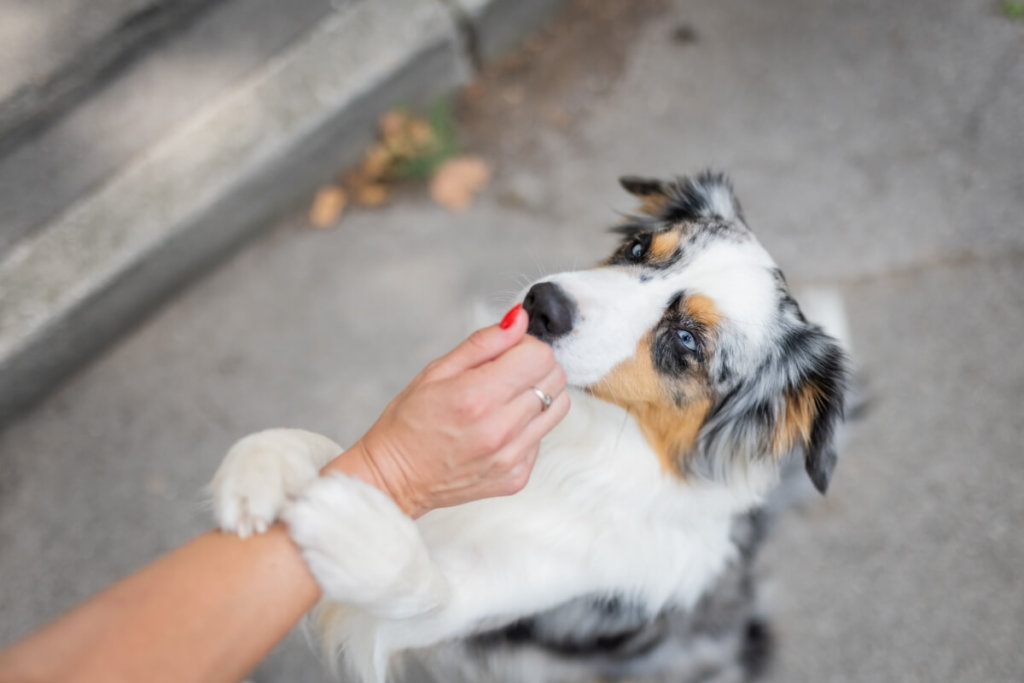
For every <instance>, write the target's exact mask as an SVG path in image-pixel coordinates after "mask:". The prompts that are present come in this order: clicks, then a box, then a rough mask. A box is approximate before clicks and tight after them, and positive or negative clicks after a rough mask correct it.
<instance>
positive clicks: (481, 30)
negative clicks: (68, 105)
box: [0, 0, 559, 423]
mask: <svg viewBox="0 0 1024 683" xmlns="http://www.w3.org/2000/svg"><path fill="white" fill-rule="evenodd" d="M506 4H508V5H514V6H515V7H514V11H503V10H501V9H500V7H499V6H501V5H506ZM558 4H559V3H558V2H549V1H547V0H527V1H525V2H524V1H522V0H489V1H487V0H465V2H464V3H459V4H455V0H433V1H431V2H424V1H423V0H388V2H377V1H373V0H359V1H353V2H341V3H340V4H337V6H334V5H331V4H328V3H327V2H326V0H293V1H292V2H290V3H289V4H288V9H287V13H286V14H287V16H284V15H285V12H283V10H282V9H281V4H280V3H277V2H274V0H223V1H222V2H221V3H220V4H219V5H218V6H217V7H214V8H213V9H211V10H209V11H207V12H206V13H205V14H204V15H203V17H202V19H201V20H200V21H197V22H195V23H194V24H193V25H191V26H190V27H188V28H187V30H184V31H182V33H181V34H180V35H178V36H176V37H175V38H174V39H173V40H168V41H167V44H166V45H165V46H163V47H161V48H159V49H156V50H154V51H153V52H152V53H150V54H148V55H146V57H145V58H143V59H140V60H139V62H138V63H136V64H133V65H131V66H130V67H128V68H126V69H124V70H123V72H122V74H121V75H120V76H119V77H118V78H117V79H115V80H113V81H111V82H110V83H108V84H105V85H104V86H103V87H102V88H101V89H100V90H98V91H97V92H96V93H94V95H93V96H92V97H90V98H88V99H85V100H83V101H82V102H81V103H80V104H78V105H77V106H76V107H75V108H74V109H73V110H71V111H70V112H68V113H67V114H66V115H64V116H63V117H62V118H61V119H60V121H58V122H57V123H55V124H54V125H52V126H50V128H48V129H47V130H46V131H45V133H43V134H41V135H39V136H38V137H37V138H35V139H33V140H31V141H30V142H27V143H25V144H22V145H20V146H19V147H17V149H15V150H14V151H13V152H11V153H9V154H7V155H5V156H4V157H2V158H0V423H2V422H3V421H6V420H8V419H10V418H11V417H12V416H13V415H14V414H15V413H16V412H17V411H18V410H19V409H22V408H24V407H25V406H28V405H30V404H31V403H32V402H33V401H34V400H35V399H36V398H38V397H39V396H41V395H42V394H43V393H44V392H45V391H46V390H47V389H48V388H50V387H51V386H53V384H54V383H55V382H57V381H58V380H59V379H60V378H62V377H64V376H65V375H66V374H67V373H68V372H69V371H70V370H72V369H74V368H75V367H77V366H78V365H79V364H80V363H82V362H84V361H85V360H87V359H88V358H90V357H91V356H92V355H94V354H95V353H96V352H98V351H99V350H101V349H102V348H104V347H105V345H106V344H108V343H109V342H110V341H111V340H112V339H114V338H115V337H116V336H117V335H118V334H119V333H120V332H121V331H123V330H124V329H125V328H126V327H127V326H128V325H130V324H132V323H133V322H134V321H136V320H138V319H139V318H140V317H141V316H143V315H144V314H145V313H146V312H147V311H149V310H151V309H152V307H153V306H154V305H155V304H156V303H158V302H159V301H161V300H162V299H163V298H165V297H166V296H167V295H168V294H169V293H171V292H173V291H174V290H175V289H176V288H177V287H178V286H180V285H181V284H182V283H183V282H186V281H187V280H188V279H189V278H191V277H193V276H194V275H195V274H196V273H198V272H200V271H201V270H202V269H204V268H206V267H208V266H210V265H211V264H212V263H215V262H216V261H217V260H218V259H219V258H221V257H222V256H223V255H225V254H226V253H228V252H229V251H231V250H232V249H233V248H234V247H236V246H237V245H238V244H239V243H240V242H241V241H242V240H244V239H245V238H246V237H248V236H249V235H251V234H252V232H253V231H254V230H255V229H256V228H258V227H259V226H261V225H265V224H266V223H267V220H266V219H267V218H268V216H271V215H272V214H274V213H276V212H279V211H281V210H283V209H285V208H287V207H291V206H295V205H296V204H297V203H299V202H301V201H303V200H305V198H307V197H308V196H309V195H310V194H311V193H312V191H313V189H314V188H315V187H316V186H317V185H318V184H320V183H322V182H323V181H324V180H325V179H327V178H329V177H331V176H332V175H333V174H335V173H337V171H338V170H339V169H341V168H343V167H344V166H346V165H349V164H351V163H352V162H353V161H355V160H356V159H357V157H358V155H359V154H360V153H361V151H362V149H363V148H364V147H365V145H366V144H367V143H368V142H369V141H370V139H371V138H372V136H373V131H374V124H375V121H376V119H377V117H378V116H379V114H380V113H381V112H383V111H384V110H386V109H388V108H389V107H392V106H395V105H396V104H406V105H414V106H415V105H416V104H418V103H424V102H426V101H428V100H431V99H434V98H436V97H438V96H439V95H440V94H442V93H444V92H447V91H450V90H451V89H453V88H454V87H456V86H457V85H459V84H460V83H463V82H465V81H466V80H467V79H468V78H469V77H470V76H471V75H472V72H473V66H472V64H473V60H474V59H479V58H488V57H490V56H492V55H493V54H496V53H497V52H499V51H500V50H501V49H502V48H504V47H507V46H508V45H510V44H511V43H512V42H513V41H514V40H515V39H516V38H517V37H518V36H521V35H522V34H523V32H525V31H527V30H529V29H531V28H533V27H534V26H536V25H537V24H538V23H539V22H540V21H541V20H542V18H543V17H545V16H546V15H548V14H550V13H551V12H552V11H553V9H555V8H557V6H558ZM496 17H497V19H496ZM480 46H483V49H482V50H481V49H480Z"/></svg>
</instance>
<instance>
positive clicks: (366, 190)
mask: <svg viewBox="0 0 1024 683" xmlns="http://www.w3.org/2000/svg"><path fill="white" fill-rule="evenodd" d="M353 191H354V192H355V194H356V201H357V202H359V204H360V205H361V206H380V205H381V204H384V203H385V202H387V200H388V186H387V185H385V184H384V183H367V184H365V185H359V186H358V187H355V188H353Z"/></svg>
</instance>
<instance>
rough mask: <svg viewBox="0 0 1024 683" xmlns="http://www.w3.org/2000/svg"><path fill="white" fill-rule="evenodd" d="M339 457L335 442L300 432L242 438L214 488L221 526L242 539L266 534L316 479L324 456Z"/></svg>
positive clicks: (270, 432)
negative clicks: (254, 534)
mask: <svg viewBox="0 0 1024 683" xmlns="http://www.w3.org/2000/svg"><path fill="white" fill-rule="evenodd" d="M340 452H341V447H340V446H338V445H337V444H334V442H332V441H330V439H327V438H326V437H322V436H320V435H318V434H313V433H312V432H304V431H302V430H297V429H268V430H266V431H263V432H258V433H256V434H250V435H249V436H247V437H245V438H243V439H242V440H241V441H239V442H238V443H236V444H235V445H234V446H232V447H231V449H230V450H229V451H228V454H227V455H226V456H225V457H224V461H223V462H222V463H221V466H220V468H219V469H218V470H217V473H216V474H215V475H214V477H213V481H212V482H211V483H210V487H209V489H210V493H211V497H212V503H213V514H214V518H215V519H216V522H217V525H218V526H219V527H220V528H221V529H223V530H224V531H231V532H234V533H237V534H238V535H239V536H241V537H242V538H245V537H247V536H249V535H251V534H253V533H263V532H264V531H266V530H267V529H268V528H269V527H270V525H271V524H273V523H274V522H275V521H276V520H277V519H278V518H279V517H280V515H281V512H282V511H283V510H284V508H285V507H286V506H287V505H288V504H289V503H290V502H291V501H293V500H295V498H296V497H297V496H298V495H299V493H300V492H301V491H302V490H303V489H304V488H305V487H306V486H308V485H309V483H310V482H311V481H313V480H314V479H316V478H317V476H318V474H319V469H320V466H321V465H322V464H323V463H324V462H325V461H326V458H329V457H330V455H327V456H326V458H325V454H332V453H333V455H337V454H338V453H340Z"/></svg>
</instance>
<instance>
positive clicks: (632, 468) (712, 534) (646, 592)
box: [211, 171, 847, 683]
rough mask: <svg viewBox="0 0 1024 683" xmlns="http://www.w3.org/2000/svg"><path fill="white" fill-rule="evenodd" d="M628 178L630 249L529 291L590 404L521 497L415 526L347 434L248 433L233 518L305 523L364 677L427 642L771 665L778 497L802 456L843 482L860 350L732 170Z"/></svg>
mask: <svg viewBox="0 0 1024 683" xmlns="http://www.w3.org/2000/svg"><path fill="white" fill-rule="evenodd" d="M620 183H621V185H622V186H623V187H624V188H625V189H626V190H627V191H629V192H630V193H632V194H633V195H635V196H636V197H637V198H638V199H639V201H640V206H639V209H638V210H637V211H636V213H635V214H634V215H630V216H628V217H627V219H626V221H625V223H624V224H622V225H619V226H618V227H616V228H614V230H615V231H616V232H617V233H618V234H619V235H620V237H621V242H620V244H619V245H618V247H617V249H616V250H615V251H614V253H613V254H612V255H611V256H610V257H609V258H608V259H607V260H605V261H604V262H603V263H601V264H600V265H598V266H597V267H595V268H592V269H589V270H582V271H574V272H565V273H560V274H556V275H552V276H549V277H545V278H542V279H541V280H539V281H538V282H535V283H533V284H532V285H531V286H529V287H528V288H527V289H526V290H525V291H524V292H523V294H522V296H521V300H522V301H523V305H524V308H525V309H526V311H527V312H528V313H529V319H530V322H529V329H528V331H529V333H530V334H532V335H534V336H536V337H537V338H539V339H541V340H542V341H544V342H546V343H548V344H550V345H551V347H552V349H553V351H554V354H555V357H556V359H557V360H558V362H559V363H560V365H561V366H562V368H563V369H564V370H565V373H566V377H567V381H568V385H569V387H570V388H569V389H568V390H569V391H571V395H572V408H571V410H570V412H569V414H568V416H567V417H566V418H565V419H564V420H563V421H562V422H561V423H560V424H559V425H558V426H557V427H556V428H555V429H554V430H553V431H551V432H550V433H549V434H548V435H547V436H546V437H545V438H544V439H543V441H542V442H541V447H540V454H539V456H538V458H537V461H536V465H535V467H534V470H533V472H532V474H531V478H530V480H529V483H528V484H527V485H526V486H525V488H523V489H522V490H521V491H520V492H519V493H517V494H515V495H512V496H509V497H503V498H491V499H486V500H480V501H476V502H472V503H467V504H464V505H460V506H457V507H452V508H445V509H438V510H434V511H432V512H430V513H428V514H426V515H424V516H423V517H421V518H420V519H418V520H416V521H415V522H413V521H412V520H411V519H409V518H408V517H406V516H404V515H403V514H402V513H401V512H400V511H399V509H398V508H397V507H396V506H395V504H394V503H393V502H392V501H391V500H390V499H389V498H388V497H387V496H386V495H385V494H383V493H381V492H380V491H378V490H377V489H375V488H373V487H372V486H370V485H368V484H365V483H363V482H361V481H358V480H355V479H352V478H346V477H343V476H340V475H339V476H325V477H320V476H318V471H319V469H320V467H321V466H322V465H323V464H325V463H326V462H327V461H328V460H330V459H331V458H333V457H335V456H336V455H337V454H338V453H340V452H341V450H342V449H341V447H340V446H338V445H337V444H335V443H334V442H332V441H331V440H330V439H328V438H326V437H323V436H320V435H316V434H312V433H310V432H304V431H301V430H269V431H266V432H261V433H258V434H255V435H251V436H248V437H246V438H244V439H242V440H241V441H240V442H239V443H237V444H236V445H235V446H234V447H233V448H232V449H231V450H230V451H229V453H228V455H227V456H226V458H225V460H224V462H223V464H222V465H221V467H220V469H219V470H218V472H217V474H216V475H215V477H214V480H213V482H212V485H211V488H212V493H213V499H214V508H215V515H216V518H217V523H218V524H219V526H220V527H221V528H222V529H224V530H226V531H231V532H237V533H240V534H242V535H247V534H249V533H252V532H259V531H262V530H265V529H266V528H267V526H268V525H269V524H271V523H272V522H273V521H274V520H275V519H283V520H284V521H285V522H286V523H287V524H288V527H289V529H290V533H291V534H292V537H293V538H294V539H295V541H296V543H297V544H298V545H299V546H300V548H302V551H303V555H304V557H305V559H306V561H307V563H308V565H309V567H310V569H311V571H312V573H313V575H314V576H315V577H316V579H317V581H318V582H319V584H320V585H321V587H322V589H323V594H324V596H325V597H324V599H323V600H322V601H321V603H320V605H319V606H318V607H317V608H316V609H315V610H314V612H313V613H312V615H311V623H312V625H313V626H314V630H315V631H316V632H317V633H319V635H320V638H321V640H322V642H323V645H324V646H325V648H326V649H327V650H328V651H329V652H331V653H332V654H334V653H340V654H341V656H342V658H343V659H344V660H345V661H346V662H347V664H348V666H349V668H350V670H351V672H352V673H353V674H354V675H355V676H356V677H357V678H358V679H359V680H361V681H368V682H374V683H383V682H384V681H385V680H387V679H388V678H389V673H388V672H389V665H395V666H408V665H409V662H418V666H421V667H425V668H426V669H427V670H428V671H430V672H432V673H433V674H434V676H435V678H437V679H438V680H445V681H456V680H465V681H484V680H494V681H523V682H524V683H525V682H527V681H529V682H530V683H536V682H538V681H548V680H550V681H556V680H557V681H573V680H581V681H582V680H593V679H594V678H595V677H600V678H605V679H609V678H610V679H615V678H623V677H628V678H630V679H631V680H632V679H636V678H643V677H647V678H648V679H651V680H661V679H660V678H658V677H659V676H670V677H671V680H674V681H697V680H700V681H709V680H716V681H729V680H744V679H746V678H747V677H749V676H751V675H753V674H755V673H756V672H757V669H758V667H759V666H760V662H762V661H763V657H762V656H761V655H762V654H763V650H764V649H765V646H766V644H767V642H768V638H767V631H766V629H765V628H764V625H763V624H762V623H761V622H760V621H759V620H758V619H757V616H756V614H755V613H754V610H753V607H752V605H753V601H752V593H753V588H752V580H751V575H750V563H751V560H752V557H753V553H754V551H755V549H756V547H757V545H758V543H759V540H760V537H761V535H762V531H763V526H764V519H763V518H764V514H763V512H761V506H762V505H763V504H764V501H765V499H766V496H768V494H769V493H770V492H771V491H772V489H773V488H774V487H775V486H776V485H777V484H778V482H779V480H780V472H781V471H782V469H783V468H784V467H785V463H786V462H788V461H793V460H794V459H802V463H803V469H804V471H805V472H806V474H807V476H808V477H809V478H810V481H811V482H812V483H813V485H814V487H815V488H817V489H818V490H819V491H820V492H822V493H824V492H825V491H826V489H827V488H828V486H829V482H830V480H831V477H832V474H833V470H834V468H835V466H836V462H837V455H836V450H835V446H834V440H835V434H836V429H837V425H838V424H839V423H840V422H841V420H842V418H843V412H844V391H845V385H846V380H847V360H846V357H845V354H844V352H843V350H842V348H841V346H840V344H839V343H838V342H837V341H836V340H834V339H833V338H831V337H830V336H828V335H827V334H826V333H825V332H824V331H823V330H822V329H821V328H820V327H818V326H816V325H814V324H812V323H810V322H808V320H807V319H806V318H805V317H804V315H803V314H802V312H801V310H800V308H799V306H798V305H797V303H796V301H795V300H794V298H793V297H792V295H791V294H790V292H789V289H788V286H787V283H786V279H785V277H784V276H783V274H782V272H781V270H780V269H779V268H778V267H777V266H776V264H775V263H774V262H773V260H772V259H771V257H770V256H769V255H768V253H767V251H766V250H765V249H764V248H763V247H762V246H761V244H760V243H759V242H758V240H757V238H756V237H755V236H754V234H753V233H752V232H751V231H750V229H749V228H748V227H747V225H746V222H745V219H744V216H743V212H742V210H741V208H740V204H739V202H738V201H737V199H736V197H735V195H734V193H733V190H732V186H731V184H730V183H729V181H728V180H727V179H726V178H725V177H724V176H723V175H721V174H718V173H712V172H710V171H706V172H703V173H701V174H699V175H697V176H695V177H692V178H689V177H683V178H677V179H675V180H671V181H661V180H655V179H648V178H639V177H632V176H631V177H625V178H622V179H621V180H620ZM399 653H402V656H397V655H398V654H399ZM331 661H336V657H334V656H332V657H331ZM394 671H395V669H394V667H393V668H392V673H394Z"/></svg>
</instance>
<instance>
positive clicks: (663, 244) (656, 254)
mask: <svg viewBox="0 0 1024 683" xmlns="http://www.w3.org/2000/svg"><path fill="white" fill-rule="evenodd" d="M678 246H679V230H678V229H676V230H669V231H667V232H659V233H658V234H657V235H655V236H654V237H652V238H651V249H650V256H651V260H652V261H667V260H668V259H670V258H671V257H672V254H674V253H675V252H676V248H677V247H678Z"/></svg>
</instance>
